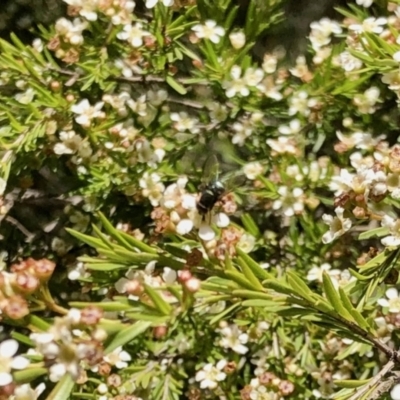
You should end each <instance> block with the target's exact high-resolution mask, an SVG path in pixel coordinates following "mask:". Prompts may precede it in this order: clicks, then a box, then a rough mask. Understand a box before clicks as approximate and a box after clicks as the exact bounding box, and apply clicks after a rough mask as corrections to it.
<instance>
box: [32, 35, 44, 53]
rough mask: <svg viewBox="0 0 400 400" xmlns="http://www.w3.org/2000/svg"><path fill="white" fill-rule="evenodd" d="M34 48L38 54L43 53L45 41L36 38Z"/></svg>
mask: <svg viewBox="0 0 400 400" xmlns="http://www.w3.org/2000/svg"><path fill="white" fill-rule="evenodd" d="M32 47H33V48H34V49H35V50H36V51H37V52H38V53H41V52H42V51H43V49H44V45H43V41H42V39H39V38H36V39H34V40H33V42H32Z"/></svg>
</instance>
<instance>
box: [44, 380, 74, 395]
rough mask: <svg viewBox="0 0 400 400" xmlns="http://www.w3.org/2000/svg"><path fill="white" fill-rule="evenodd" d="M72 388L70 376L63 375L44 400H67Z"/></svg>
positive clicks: (72, 383)
mask: <svg viewBox="0 0 400 400" xmlns="http://www.w3.org/2000/svg"><path fill="white" fill-rule="evenodd" d="M74 386H75V382H74V381H73V380H72V378H71V375H70V374H65V375H64V376H63V377H62V378H61V380H60V381H59V382H58V383H57V385H56V386H55V387H54V388H53V390H52V391H51V393H50V394H49V395H48V396H47V397H46V400H69V399H70V398H71V392H72V389H73V388H74Z"/></svg>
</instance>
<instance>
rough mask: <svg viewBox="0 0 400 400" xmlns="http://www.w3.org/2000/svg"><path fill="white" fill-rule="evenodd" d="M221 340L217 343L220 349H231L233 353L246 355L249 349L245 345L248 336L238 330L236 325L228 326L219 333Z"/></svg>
mask: <svg viewBox="0 0 400 400" xmlns="http://www.w3.org/2000/svg"><path fill="white" fill-rule="evenodd" d="M220 333H221V335H222V339H221V340H220V341H219V344H220V346H221V347H223V348H225V349H232V350H233V351H234V352H235V353H238V354H246V353H247V352H248V351H249V348H248V347H246V346H245V344H246V343H247V342H248V341H249V335H248V334H247V333H243V332H241V331H240V330H239V328H238V326H237V325H234V324H233V325H229V326H226V327H225V328H222V329H221V331H220Z"/></svg>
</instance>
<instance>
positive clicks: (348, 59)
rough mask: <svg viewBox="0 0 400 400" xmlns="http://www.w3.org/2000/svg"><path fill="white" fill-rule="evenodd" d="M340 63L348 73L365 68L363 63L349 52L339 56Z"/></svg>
mask: <svg viewBox="0 0 400 400" xmlns="http://www.w3.org/2000/svg"><path fill="white" fill-rule="evenodd" d="M339 63H340V65H341V67H342V68H343V69H344V70H345V71H346V72H350V71H356V70H358V69H361V67H362V66H363V63H362V61H361V60H360V59H359V58H357V57H354V56H353V55H352V54H351V53H350V52H349V51H344V52H343V53H340V54H339Z"/></svg>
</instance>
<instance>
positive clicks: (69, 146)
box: [53, 131, 83, 155]
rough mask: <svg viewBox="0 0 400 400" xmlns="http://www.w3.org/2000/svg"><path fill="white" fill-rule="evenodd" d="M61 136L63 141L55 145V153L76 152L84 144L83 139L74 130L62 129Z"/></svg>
mask: <svg viewBox="0 0 400 400" xmlns="http://www.w3.org/2000/svg"><path fill="white" fill-rule="evenodd" d="M59 137H60V140H61V141H62V143H56V144H55V145H54V148H53V150H54V153H55V154H59V155H62V154H74V153H76V152H78V151H79V149H80V148H81V146H82V142H83V139H82V138H81V137H80V136H79V135H77V134H76V133H75V132H74V131H68V132H65V131H62V132H60V133H59Z"/></svg>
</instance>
